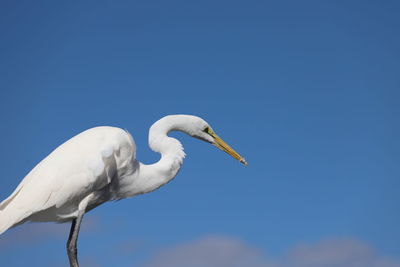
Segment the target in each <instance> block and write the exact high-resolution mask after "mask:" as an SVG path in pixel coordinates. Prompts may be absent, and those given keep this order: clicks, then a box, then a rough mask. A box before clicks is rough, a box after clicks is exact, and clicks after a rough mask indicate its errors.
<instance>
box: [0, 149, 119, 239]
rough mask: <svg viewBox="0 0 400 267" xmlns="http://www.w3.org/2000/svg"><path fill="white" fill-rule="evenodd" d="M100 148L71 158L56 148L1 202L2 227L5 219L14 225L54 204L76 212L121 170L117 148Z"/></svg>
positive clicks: (0, 216) (0, 219)
mask: <svg viewBox="0 0 400 267" xmlns="http://www.w3.org/2000/svg"><path fill="white" fill-rule="evenodd" d="M63 152H64V153H63ZM99 152H100V153H94V155H93V154H92V156H91V157H90V158H86V157H85V153H83V155H82V154H81V155H76V156H75V158H69V157H66V156H65V155H68V154H65V151H63V149H61V151H58V152H57V150H55V151H54V152H53V153H52V154H50V155H49V156H48V157H46V158H45V159H44V160H43V161H42V162H40V163H39V164H38V165H37V166H36V167H35V168H34V169H33V170H32V171H31V172H30V173H29V174H28V175H27V176H26V177H25V178H24V179H23V180H22V182H21V183H20V184H19V186H18V187H17V189H16V190H15V191H14V192H13V194H11V196H10V197H9V198H7V199H6V200H4V201H3V202H2V203H1V204H0V228H1V225H2V224H6V222H5V220H7V221H8V224H10V225H14V224H16V223H18V222H20V221H21V220H23V219H25V218H27V217H29V216H31V215H33V214H35V213H39V212H42V211H45V210H47V209H49V208H52V207H55V208H60V207H63V206H64V207H65V210H66V211H70V212H74V211H75V210H76V209H77V207H78V205H79V202H80V201H81V200H82V199H83V198H84V197H86V196H87V195H88V194H90V193H91V192H93V191H96V190H99V189H101V188H103V187H104V186H106V185H107V184H109V183H110V182H111V180H112V179H113V177H114V176H115V174H116V173H117V166H116V161H115V154H116V153H117V151H116V148H115V147H112V146H108V147H103V149H102V150H101V151H99ZM80 161H81V164H77V163H79V162H80ZM65 205H66V206H65ZM45 217H46V216H45ZM0 230H1V229H0ZM0 232H1V231H0Z"/></svg>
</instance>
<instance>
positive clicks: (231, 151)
mask: <svg viewBox="0 0 400 267" xmlns="http://www.w3.org/2000/svg"><path fill="white" fill-rule="evenodd" d="M208 133H209V134H210V135H211V136H212V137H214V140H215V143H213V145H214V146H216V147H218V148H219V149H221V150H222V151H225V152H226V153H228V154H229V155H231V156H232V157H234V158H235V159H237V160H239V161H240V162H241V163H243V164H244V165H248V163H247V161H246V160H245V159H244V158H243V157H242V156H240V155H239V153H237V152H236V151H235V150H234V149H233V148H231V147H230V146H229V145H228V144H227V143H225V141H224V140H222V139H221V138H220V137H219V136H218V135H217V134H216V133H214V132H213V131H212V130H211V129H209V131H208Z"/></svg>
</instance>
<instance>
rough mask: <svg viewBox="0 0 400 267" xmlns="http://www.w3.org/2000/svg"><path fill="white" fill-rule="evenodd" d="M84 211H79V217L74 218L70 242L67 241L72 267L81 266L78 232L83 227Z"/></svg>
mask: <svg viewBox="0 0 400 267" xmlns="http://www.w3.org/2000/svg"><path fill="white" fill-rule="evenodd" d="M83 214H84V212H79V214H78V217H76V218H75V219H73V220H72V224H71V231H70V232H69V237H68V242H67V253H68V258H69V264H70V266H71V267H79V264H78V258H77V255H78V249H77V246H76V244H77V242H78V234H79V229H80V227H81V222H82V219H83Z"/></svg>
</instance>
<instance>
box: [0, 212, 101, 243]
mask: <svg viewBox="0 0 400 267" xmlns="http://www.w3.org/2000/svg"><path fill="white" fill-rule="evenodd" d="M85 219H86V220H83V223H82V227H81V231H82V232H83V233H85V232H90V231H93V230H95V229H96V228H97V227H98V223H99V222H98V220H97V219H96V218H95V217H93V216H88V217H87V218H85ZM70 227H71V224H70V223H64V224H56V223H26V224H22V225H20V226H17V227H15V228H13V229H10V230H8V231H6V232H5V233H3V234H2V235H1V236H0V249H4V248H8V247H13V246H21V245H26V244H32V243H37V242H40V241H43V240H46V239H49V238H63V239H65V241H66V240H67V239H68V234H69V230H70Z"/></svg>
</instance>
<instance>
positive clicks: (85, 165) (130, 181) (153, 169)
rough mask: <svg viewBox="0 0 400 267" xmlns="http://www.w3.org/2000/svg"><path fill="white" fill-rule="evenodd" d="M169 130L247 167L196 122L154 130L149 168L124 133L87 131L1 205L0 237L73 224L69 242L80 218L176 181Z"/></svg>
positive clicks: (178, 161) (179, 121)
mask: <svg viewBox="0 0 400 267" xmlns="http://www.w3.org/2000/svg"><path fill="white" fill-rule="evenodd" d="M174 130H177V131H183V132H185V133H187V134H189V135H191V136H193V137H196V138H199V139H201V140H204V141H206V142H209V143H212V144H214V145H216V146H217V147H219V148H220V149H222V150H224V151H225V152H227V153H229V154H231V155H232V156H234V157H235V158H237V159H238V160H240V161H241V162H243V163H245V164H247V163H246V162H245V160H244V159H243V158H242V157H241V156H239V154H237V153H236V152H235V151H234V150H233V149H231V148H230V147H229V146H228V145H227V144H226V143H225V142H223V141H222V140H221V139H220V138H219V137H218V136H217V135H216V134H215V133H214V132H213V131H212V129H211V127H210V126H209V125H208V124H207V123H206V122H205V121H204V120H203V119H201V118H199V117H195V116H189V115H170V116H166V117H164V118H162V119H160V120H159V121H157V122H156V123H154V124H153V126H152V127H151V128H150V132H149V145H150V148H151V149H152V150H154V151H156V152H159V153H160V154H161V159H160V160H159V161H158V162H157V163H154V164H151V165H145V164H142V163H140V162H138V161H137V160H136V145H135V142H134V140H133V138H132V136H131V135H130V134H129V133H128V132H127V131H125V130H122V129H120V128H116V127H108V126H103V127H96V128H92V129H89V130H86V131H84V132H82V133H80V134H78V135H76V136H75V137H73V138H71V139H70V140H68V141H67V142H65V143H64V144H62V145H60V146H59V147H58V148H57V149H55V150H54V151H53V152H52V153H51V154H50V155H48V156H47V157H46V158H45V159H43V160H42V161H41V162H40V163H39V164H38V165H37V166H36V167H35V168H33V169H32V170H31V171H30V172H29V173H28V175H27V176H26V177H25V178H24V179H23V180H22V181H21V183H20V184H19V185H18V187H17V188H16V189H15V191H14V192H13V193H12V194H11V195H10V196H9V197H8V198H7V199H5V200H4V201H3V202H1V203H0V234H1V233H3V232H4V231H6V230H7V229H9V228H11V227H14V226H16V225H18V224H21V223H24V222H26V221H35V222H45V221H54V222H66V221H73V226H72V228H71V235H70V239H71V236H72V233H73V232H76V236H77V234H78V231H79V224H80V220H81V219H82V216H83V214H84V213H85V212H87V211H89V210H91V209H93V208H95V207H97V206H98V205H100V204H102V203H104V202H106V201H109V200H117V199H122V198H127V197H131V196H135V195H137V194H142V193H147V192H151V191H153V190H155V189H157V188H159V187H160V186H162V185H164V184H165V183H167V182H169V181H170V180H171V179H172V178H174V177H175V175H176V174H177V172H178V171H179V169H180V167H181V165H182V162H183V158H184V157H185V153H184V152H183V147H182V145H181V143H180V142H179V141H178V140H176V139H174V138H171V137H169V136H167V134H168V132H170V131H174ZM79 216H81V217H80V220H78V222H77V223H78V228H77V229H75V230H74V229H73V228H75V222H76V221H75V220H76V218H79ZM72 239H73V238H72ZM74 241H75V249H76V239H75V240H74ZM69 242H70V241H69ZM69 245H70V244H69ZM69 249H71V248H69ZM68 252H69V256H70V263H71V266H78V265H77V261H76V260H75V261H76V263H74V261H73V255H72V254H73V252H71V253H72V254H71V255H72V256H71V255H70V251H68ZM75 256H76V251H75ZM71 257H72V258H71Z"/></svg>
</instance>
